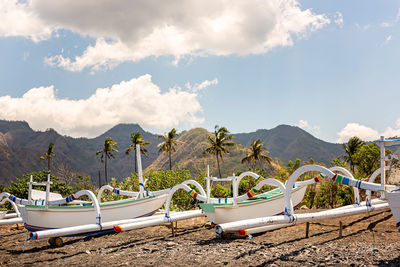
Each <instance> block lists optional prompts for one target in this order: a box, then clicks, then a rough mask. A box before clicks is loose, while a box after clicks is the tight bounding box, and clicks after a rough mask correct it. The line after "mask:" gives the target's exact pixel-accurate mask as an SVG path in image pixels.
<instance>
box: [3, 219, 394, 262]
mask: <svg viewBox="0 0 400 267" xmlns="http://www.w3.org/2000/svg"><path fill="white" fill-rule="evenodd" d="M340 220H341V221H342V222H343V227H344V229H343V237H341V238H340V237H339V236H338V235H339V231H338V226H339V221H340ZM24 238H25V231H24V230H23V229H22V228H21V227H20V228H19V230H18V229H17V227H16V225H13V226H8V227H1V228H0V265H9V266H22V265H35V266H43V265H73V266H78V265H79V266H104V265H108V266H115V265H128V266H132V265H134V264H135V265H137V264H140V265H141V266H143V265H144V266H150V265H164V266H168V265H169V266H173V265H176V266H188V265H192V266H193V265H200V266H210V265H217V266H222V265H228V266H267V265H268V266H315V265H321V266H325V265H335V266H336V265H350V266H358V265H361V266H362V265H366V266H371V265H373V266H400V233H399V232H397V230H396V227H395V222H394V219H393V217H392V215H391V213H390V212H389V211H383V212H382V211H378V212H372V213H370V214H367V213H366V214H362V215H357V216H352V217H345V218H340V219H331V220H325V221H319V222H314V223H311V225H310V236H309V238H305V224H299V225H295V226H292V227H288V228H284V229H279V230H275V231H270V232H267V233H263V234H257V235H254V236H253V238H252V239H244V238H236V239H234V238H216V235H215V232H214V231H213V229H210V227H209V224H208V222H207V220H206V219H205V218H195V219H191V220H186V221H182V222H178V230H177V234H176V236H175V237H172V234H171V229H169V228H168V227H166V225H163V226H157V227H151V228H146V229H140V230H135V231H130V232H122V233H119V234H109V235H103V236H94V237H75V238H63V241H64V245H63V246H62V247H51V246H50V245H49V244H48V241H47V240H36V241H29V242H28V244H27V246H26V251H25V252H24V253H22V251H21V250H22V247H23V243H24Z"/></svg>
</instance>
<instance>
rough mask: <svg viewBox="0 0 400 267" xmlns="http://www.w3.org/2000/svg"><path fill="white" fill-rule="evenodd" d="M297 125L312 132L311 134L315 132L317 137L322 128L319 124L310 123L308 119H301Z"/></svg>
mask: <svg viewBox="0 0 400 267" xmlns="http://www.w3.org/2000/svg"><path fill="white" fill-rule="evenodd" d="M297 127H299V128H301V129H303V130H305V131H307V132H310V133H311V134H313V135H314V136H317V137H318V135H319V133H320V130H321V128H320V127H319V126H317V125H310V124H309V123H308V121H306V120H299V122H298V123H297Z"/></svg>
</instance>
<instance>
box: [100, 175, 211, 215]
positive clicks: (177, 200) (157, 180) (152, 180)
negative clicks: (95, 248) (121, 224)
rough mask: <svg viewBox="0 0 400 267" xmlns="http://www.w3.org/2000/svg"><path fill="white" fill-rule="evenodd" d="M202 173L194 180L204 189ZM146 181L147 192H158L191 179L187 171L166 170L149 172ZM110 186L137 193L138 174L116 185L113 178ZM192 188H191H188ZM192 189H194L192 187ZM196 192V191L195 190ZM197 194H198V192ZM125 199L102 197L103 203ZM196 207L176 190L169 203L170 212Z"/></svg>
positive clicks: (180, 191)
mask: <svg viewBox="0 0 400 267" xmlns="http://www.w3.org/2000/svg"><path fill="white" fill-rule="evenodd" d="M204 177H205V175H204V174H203V173H200V174H199V175H198V176H197V177H195V178H194V180H196V181H197V182H198V183H199V184H200V185H201V186H203V187H204ZM143 178H144V180H145V181H146V180H147V181H146V183H145V187H146V189H147V190H149V191H158V190H162V189H167V188H172V187H173V186H175V185H177V184H180V183H182V182H184V181H186V180H189V179H193V178H192V176H191V174H190V172H189V170H187V169H184V168H183V169H179V168H178V169H177V170H171V171H170V170H166V171H150V172H148V173H146V174H145V175H144V177H143ZM110 185H111V186H112V187H115V188H118V189H122V190H127V191H135V192H137V191H139V177H138V174H137V173H135V174H131V176H129V177H127V178H125V179H124V180H123V181H122V182H120V183H118V181H117V180H116V179H115V178H112V179H111V182H110ZM190 187H192V186H190ZM192 188H194V187H192ZM195 190H196V191H197V192H198V191H199V190H198V189H195ZM198 193H199V192H198ZM122 198H126V197H123V196H121V195H116V194H110V193H109V194H104V195H103V197H102V200H103V201H109V200H117V199H122ZM195 206H196V201H195V200H194V199H193V198H192V197H191V196H190V195H189V194H188V193H187V192H186V191H184V190H178V191H177V192H176V193H175V194H174V196H173V198H172V201H171V210H188V209H192V208H194V207H195Z"/></svg>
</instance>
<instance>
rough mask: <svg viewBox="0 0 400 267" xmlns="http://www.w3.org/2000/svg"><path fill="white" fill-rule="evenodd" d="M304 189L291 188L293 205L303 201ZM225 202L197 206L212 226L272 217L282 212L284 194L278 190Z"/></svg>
mask: <svg viewBox="0 0 400 267" xmlns="http://www.w3.org/2000/svg"><path fill="white" fill-rule="evenodd" d="M306 189H307V186H306V185H300V186H296V187H295V188H293V192H292V197H293V198H292V201H293V205H295V206H297V205H298V204H299V203H300V202H301V201H302V200H303V197H304V194H305V192H306ZM222 202H224V200H222ZM227 202H228V203H200V204H199V205H200V207H201V209H202V210H203V212H204V213H205V214H206V216H207V218H208V220H209V221H210V222H211V223H213V224H221V223H227V222H233V221H240V220H245V219H253V218H259V217H267V216H274V215H279V214H282V213H283V212H284V194H283V192H282V190H281V189H280V188H276V189H274V190H271V191H268V192H266V193H263V194H258V195H255V196H254V197H253V198H251V199H247V200H244V201H241V202H237V203H236V204H235V203H233V201H232V200H230V201H229V200H228V201H227Z"/></svg>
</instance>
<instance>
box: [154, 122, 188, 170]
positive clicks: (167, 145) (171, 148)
mask: <svg viewBox="0 0 400 267" xmlns="http://www.w3.org/2000/svg"><path fill="white" fill-rule="evenodd" d="M178 136H179V134H178V133H177V132H176V129H175V128H172V130H171V131H170V132H169V133H167V134H163V135H159V136H158V138H160V139H163V140H164V142H161V143H160V144H158V145H157V146H158V147H159V148H160V149H159V150H158V152H159V153H161V154H162V153H165V154H167V156H168V158H169V169H170V170H172V161H171V155H172V152H175V151H176V150H175V146H176V145H179V144H181V143H182V142H180V141H177V140H175V139H176V138H177V137H178Z"/></svg>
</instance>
